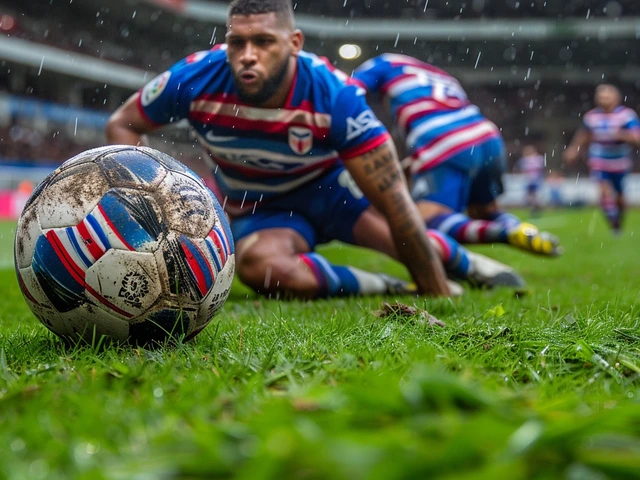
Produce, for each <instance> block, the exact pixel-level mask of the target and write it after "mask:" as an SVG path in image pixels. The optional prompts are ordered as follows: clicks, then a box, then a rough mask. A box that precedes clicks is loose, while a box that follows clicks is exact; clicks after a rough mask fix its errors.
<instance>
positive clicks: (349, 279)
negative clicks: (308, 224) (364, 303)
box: [299, 253, 373, 297]
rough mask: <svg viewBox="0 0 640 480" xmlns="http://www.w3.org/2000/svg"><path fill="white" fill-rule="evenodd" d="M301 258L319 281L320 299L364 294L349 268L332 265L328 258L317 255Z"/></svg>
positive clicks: (304, 254) (303, 255) (304, 255)
mask: <svg viewBox="0 0 640 480" xmlns="http://www.w3.org/2000/svg"><path fill="white" fill-rule="evenodd" d="M299 257H300V258H301V259H302V261H303V262H304V263H305V264H306V265H307V266H308V267H309V269H310V270H311V272H312V273H313V275H314V276H315V277H316V280H317V281H318V286H319V291H318V297H336V296H349V295H357V294H359V293H362V292H361V291H360V284H359V282H358V279H357V278H356V276H355V275H354V274H353V272H352V271H351V270H350V269H349V267H341V266H337V265H331V264H330V263H329V262H328V261H327V259H326V258H324V257H323V256H321V255H318V254H317V253H303V254H300V255H299ZM372 275H373V274H372Z"/></svg>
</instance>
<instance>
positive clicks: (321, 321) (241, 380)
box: [0, 209, 640, 480]
mask: <svg viewBox="0 0 640 480" xmlns="http://www.w3.org/2000/svg"><path fill="white" fill-rule="evenodd" d="M536 223H538V224H539V225H540V227H541V228H543V229H549V230H550V231H552V232H554V233H557V234H558V235H559V236H560V237H561V239H562V241H563V244H564V246H565V248H566V253H565V255H564V256H563V257H562V258H559V259H545V258H540V257H534V256H531V255H528V254H526V253H520V252H518V251H515V250H512V249H509V248H508V247H505V246H495V247H490V246H484V247H481V248H480V247H479V248H476V250H478V251H480V252H482V253H485V254H487V255H490V256H493V257H495V258H498V259H500V260H501V261H504V262H506V263H509V264H511V265H513V266H514V267H516V268H517V269H518V270H519V271H520V272H521V273H522V275H523V276H524V277H525V278H526V279H527V281H528V282H529V289H528V291H527V292H524V293H523V294H520V295H516V294H514V292H513V291H510V290H495V291H472V292H470V293H467V294H466V295H465V296H464V297H462V298H459V299H453V300H448V299H438V300H431V299H415V298H411V297H404V298H399V300H401V301H403V302H404V303H410V304H414V303H415V305H416V306H418V307H420V308H425V309H427V310H428V311H429V312H430V313H432V314H433V315H435V316H436V317H438V318H440V319H441V320H443V321H444V322H446V327H444V328H438V327H429V326H427V325H424V324H423V323H422V322H420V321H419V319H416V318H413V319H411V318H409V319H407V318H397V317H392V318H386V319H381V318H378V317H376V316H375V315H374V314H373V313H372V312H373V311H375V310H377V309H378V308H379V307H380V304H381V302H382V300H383V299H382V298H380V297H377V298H358V299H339V300H330V301H326V300H322V301H317V302H300V301H288V302H279V301H275V300H266V299H261V298H258V297H256V296H255V295H253V294H252V293H250V292H249V291H248V290H247V289H246V288H244V287H242V286H241V285H240V284H238V283H236V284H234V289H233V291H232V293H231V296H230V298H229V300H228V302H227V303H226V304H225V306H224V308H223V310H222V312H221V313H220V314H219V315H218V316H217V317H216V318H215V319H214V320H213V322H212V323H211V325H210V326H209V327H207V329H206V330H205V331H204V332H203V333H202V334H200V335H199V336H198V337H197V338H196V340H195V341H194V342H191V343H188V344H185V345H180V346H178V347H175V348H171V349H165V350H156V351H148V350H142V349H131V348H112V349H107V350H105V351H93V350H91V349H88V348H77V349H65V348H64V347H63V346H62V344H61V343H60V342H58V341H57V340H56V339H55V338H54V337H53V336H52V335H50V334H49V333H48V332H47V331H46V330H45V328H44V327H43V326H41V325H40V324H39V323H38V321H37V320H36V319H35V317H34V316H33V315H32V314H31V313H30V311H29V310H28V308H27V306H26V304H25V303H24V301H23V299H22V296H21V294H20V290H19V288H18V285H17V283H16V280H15V274H14V272H13V265H12V242H13V234H14V224H13V223H0V281H1V282H2V285H3V286H4V287H3V293H2V296H1V297H0V479H20V480H22V479H26V478H28V479H40V478H42V479H67V478H83V479H84V478H86V479H92V480H94V479H133V478H140V479H142V478H144V479H147V478H153V479H156V478H213V477H230V476H233V477H238V478H251V479H256V478H257V479H260V478H305V479H309V478H311V479H315V478H338V479H342V478H344V479H349V480H354V479H360V478H385V479H387V478H407V479H408V478H450V479H479V478H486V479H500V478H509V479H524V478H540V479H542V478H545V479H547V478H569V479H602V478H640V320H639V318H640V313H639V310H640V309H639V308H638V306H637V303H638V293H639V290H640V289H639V286H640V275H639V274H638V268H639V267H640V261H639V260H638V243H639V241H640V212H635V211H634V212H631V213H630V215H629V218H628V221H627V225H626V231H625V233H624V235H623V236H622V237H620V238H613V237H612V236H611V235H610V233H609V231H608V230H607V228H606V227H605V224H604V221H603V220H602V218H601V214H600V213H599V212H598V211H596V210H591V209H584V210H567V211H549V212H545V213H544V215H543V217H542V218H540V219H537V220H536ZM634 231H635V233H634ZM322 251H323V253H324V254H326V256H327V257H328V258H329V259H331V260H332V261H333V262H334V263H341V262H344V263H351V264H354V265H357V266H360V267H362V268H365V269H371V270H381V269H384V270H385V271H387V272H388V273H393V274H397V275H402V276H405V277H406V273H405V271H404V269H403V268H402V267H400V266H399V265H398V264H396V263H394V262H393V261H391V260H387V259H384V258H382V257H380V256H378V255H376V254H373V253H369V252H365V251H363V250H356V249H353V248H350V247H345V246H339V245H331V246H329V247H326V248H324V249H323V250H322Z"/></svg>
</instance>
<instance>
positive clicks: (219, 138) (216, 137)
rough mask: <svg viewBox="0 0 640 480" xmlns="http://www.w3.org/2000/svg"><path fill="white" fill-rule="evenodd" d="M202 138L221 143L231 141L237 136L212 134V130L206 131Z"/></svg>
mask: <svg viewBox="0 0 640 480" xmlns="http://www.w3.org/2000/svg"><path fill="white" fill-rule="evenodd" d="M204 138H206V139H207V140H208V141H209V142H211V143H223V142H233V141H234V140H237V139H238V137H232V136H229V135H214V134H213V132H211V131H208V132H207V133H206V134H205V136H204Z"/></svg>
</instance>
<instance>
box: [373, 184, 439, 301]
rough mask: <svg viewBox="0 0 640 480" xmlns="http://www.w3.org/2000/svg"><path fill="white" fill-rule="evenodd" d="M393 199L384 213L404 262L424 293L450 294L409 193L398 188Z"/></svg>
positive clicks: (437, 259) (392, 194)
mask: <svg viewBox="0 0 640 480" xmlns="http://www.w3.org/2000/svg"><path fill="white" fill-rule="evenodd" d="M390 197H391V205H392V208H391V209H390V210H387V211H386V212H384V213H385V216H386V218H387V221H388V222H389V226H390V227H391V234H392V236H393V240H394V243H395V245H396V249H397V251H398V256H399V257H400V260H402V262H403V263H404V264H405V265H406V266H407V268H408V269H409V272H410V273H411V276H412V277H413V279H414V281H415V282H416V285H417V286H418V288H419V290H420V291H421V292H422V293H425V294H428V295H436V296H439V295H449V294H450V292H449V287H448V286H447V282H446V276H445V273H444V268H443V266H442V262H441V261H440V259H439V258H438V256H437V255H436V254H435V252H434V251H433V249H432V248H431V244H430V243H429V240H428V239H427V235H426V234H425V225H424V222H423V220H422V218H421V217H420V215H419V213H418V210H417V208H416V206H415V204H414V203H413V201H412V200H411V198H410V197H409V194H408V192H406V191H404V188H396V189H395V191H394V192H393V193H391V194H390Z"/></svg>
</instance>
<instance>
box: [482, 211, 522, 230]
mask: <svg viewBox="0 0 640 480" xmlns="http://www.w3.org/2000/svg"><path fill="white" fill-rule="evenodd" d="M487 220H490V221H492V222H498V223H500V224H502V225H503V226H504V228H506V229H507V230H511V229H512V228H513V227H517V226H518V225H520V224H521V223H522V220H520V219H519V218H518V217H516V216H515V215H513V214H512V213H508V212H501V211H500V210H498V211H496V212H495V213H493V214H491V215H489V217H488V218H487Z"/></svg>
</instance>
